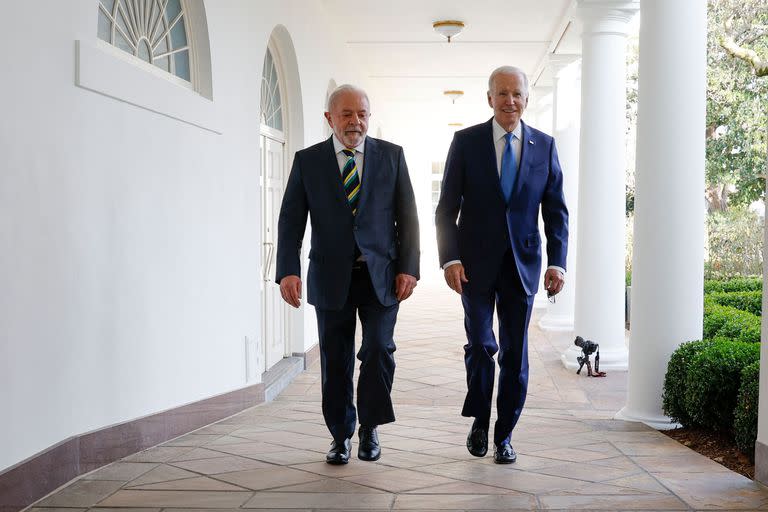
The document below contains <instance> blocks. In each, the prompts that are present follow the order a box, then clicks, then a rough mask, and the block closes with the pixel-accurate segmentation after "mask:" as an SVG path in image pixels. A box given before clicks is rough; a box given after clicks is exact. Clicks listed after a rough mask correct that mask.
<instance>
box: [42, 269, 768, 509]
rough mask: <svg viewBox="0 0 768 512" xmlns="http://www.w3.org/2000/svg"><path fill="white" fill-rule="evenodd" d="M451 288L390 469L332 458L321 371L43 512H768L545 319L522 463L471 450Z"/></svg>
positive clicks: (402, 333)
mask: <svg viewBox="0 0 768 512" xmlns="http://www.w3.org/2000/svg"><path fill="white" fill-rule="evenodd" d="M428 263H429V262H425V265H424V266H425V267H426V266H428ZM439 279H440V276H430V277H428V278H427V279H425V280H423V281H422V283H421V284H420V286H419V287H418V288H417V290H416V293H415V294H414V295H413V298H412V299H411V300H409V301H408V302H406V303H405V304H404V305H403V307H402V308H401V313H400V321H399V323H398V329H397V333H396V341H397V343H398V350H397V352H396V359H397V363H398V369H397V373H396V376H395V390H394V392H393V396H394V402H395V411H396V414H397V416H398V420H397V422H396V423H394V424H390V425H385V426H383V427H381V428H380V438H381V442H382V450H383V452H382V457H381V459H380V460H379V461H378V462H375V463H370V462H362V461H360V460H358V459H357V458H352V459H351V460H350V463H349V464H348V465H346V466H341V467H339V466H330V465H327V464H325V463H324V462H323V460H324V457H325V452H326V451H327V449H328V445H329V442H330V441H329V439H330V438H329V435H328V433H327V431H326V428H325V426H324V425H323V420H322V416H321V413H320V403H319V402H320V384H319V380H320V376H319V363H316V364H315V365H314V366H313V367H312V368H310V370H309V371H307V372H305V373H303V374H302V375H300V376H299V377H298V378H297V379H296V380H295V381H294V382H293V383H292V384H291V385H290V386H289V387H288V388H287V389H286V390H285V391H284V392H283V393H282V394H281V395H280V396H279V397H278V398H277V399H276V400H275V401H273V402H271V403H267V404H264V405H261V406H258V407H254V408H251V409H248V410H246V411H244V412H243V413H241V414H238V415H236V416H233V417H231V418H228V419H225V420H223V421H220V422H218V423H216V424H213V425H210V426H208V427H206V428H203V429H201V430H198V431H195V432H193V433H191V434H188V435H186V436H183V437H181V438H178V439H175V440H172V441H170V442H168V443H165V444H164V445H161V446H158V447H155V448H152V449H149V450H147V451H144V452H142V453H139V454H137V455H134V456H132V457H129V458H127V459H125V460H123V461H120V462H117V463H114V464H112V465H110V466H107V467H104V468H102V469H100V470H98V471H96V472H93V473H90V474H88V475H85V476H84V477H83V478H81V479H79V480H78V481H75V482H73V483H71V484H70V485H68V486H66V487H65V488H63V489H61V490H60V491H59V492H57V493H55V494H53V495H51V496H49V497H47V498H45V499H44V500H42V501H40V502H38V503H37V504H36V505H35V508H34V509H33V510H40V511H42V510H43V507H46V508H48V510H49V511H50V508H51V507H53V508H66V509H67V511H68V512H74V511H75V510H83V511H84V510H86V509H89V508H91V509H102V508H104V507H120V508H122V509H123V510H126V511H127V510H137V511H138V510H139V509H141V512H148V511H160V510H161V509H174V510H179V509H198V510H199V509H216V510H224V509H262V510H263V509H268V510H301V511H309V510H347V511H351V510H419V511H422V512H423V511H428V510H467V511H469V510H472V511H478V510H757V509H760V510H764V509H768V491H766V490H764V489H763V488H761V487H760V486H759V485H758V484H756V483H754V482H752V481H751V480H749V479H747V478H745V477H743V476H741V475H738V474H736V473H734V472H731V471H729V470H728V469H726V468H724V467H723V466H720V465H719V464H717V463H715V462H712V461H710V460H709V459H707V458H705V457H703V456H701V455H698V454H697V453H695V452H693V451H691V450H689V449H688V448H685V447H684V446H682V445H680V444H678V443H677V442H675V441H673V440H671V439H669V438H667V437H666V436H664V435H663V434H661V433H658V432H656V431H654V430H652V429H650V428H649V427H647V426H645V425H644V424H640V423H629V422H623V421H616V420H613V419H612V417H613V416H614V414H615V413H616V412H617V411H618V410H619V409H620V408H621V407H622V406H623V405H624V403H625V391H626V373H625V372H609V375H608V377H607V378H605V379H589V378H587V377H586V376H585V375H583V374H582V375H581V376H577V375H575V374H574V373H573V372H572V371H569V370H566V369H565V368H564V367H563V365H562V363H561V362H560V354H561V353H562V352H563V351H564V350H565V349H566V348H567V347H566V346H565V343H567V341H566V340H556V339H554V338H552V337H550V336H549V335H548V334H545V333H543V332H542V331H540V330H539V329H538V328H537V327H536V326H537V322H536V320H537V319H536V318H534V320H533V321H532V322H531V324H532V326H531V331H530V333H531V341H530V360H531V385H530V393H529V398H528V402H527V405H526V408H525V410H524V412H523V416H522V418H521V421H520V424H519V425H518V428H517V429H516V430H515V433H514V435H513V440H512V441H513V446H514V447H515V449H516V450H517V452H518V454H519V455H518V460H517V463H515V464H512V465H510V466H500V465H495V464H493V460H492V457H491V456H486V457H485V458H482V459H478V458H475V457H472V456H470V455H469V454H468V453H467V450H466V448H465V447H464V443H465V438H466V433H467V430H468V427H469V424H470V421H469V420H468V419H466V418H462V417H461V416H459V411H460V407H461V403H462V400H463V393H464V389H465V384H464V371H463V363H462V349H461V346H462V344H463V328H462V316H461V311H460V304H459V301H458V297H457V296H455V295H454V294H453V292H451V291H449V290H448V289H447V288H446V287H445V286H444V285H443V284H442V283H441V282H440V280H439ZM536 314H537V315H539V314H541V313H540V312H539V313H536ZM353 454H356V440H353Z"/></svg>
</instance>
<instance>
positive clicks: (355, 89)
mask: <svg viewBox="0 0 768 512" xmlns="http://www.w3.org/2000/svg"><path fill="white" fill-rule="evenodd" d="M345 92H356V93H358V94H362V95H363V97H364V98H365V101H366V102H367V103H368V108H370V107H371V100H369V99H368V94H367V93H366V92H365V91H364V90H363V89H361V88H360V87H357V86H356V85H351V84H342V85H340V86H338V87H337V88H335V89H334V90H333V92H332V93H331V94H330V95H329V96H328V104H327V105H326V106H325V108H326V109H327V111H328V112H330V111H331V107H333V103H334V102H335V101H336V98H338V97H339V96H340V95H341V94H343V93H345Z"/></svg>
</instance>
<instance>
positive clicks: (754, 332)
mask: <svg viewBox="0 0 768 512" xmlns="http://www.w3.org/2000/svg"><path fill="white" fill-rule="evenodd" d="M703 336H704V339H712V338H716V337H720V338H728V339H730V340H734V341H743V342H745V343H759V342H760V317H759V316H756V315H753V314H752V313H749V312H747V311H742V310H740V309H736V308H734V307H731V306H722V305H720V304H718V303H716V302H714V300H712V298H711V297H710V296H708V297H707V299H706V300H705V301H704V330H703Z"/></svg>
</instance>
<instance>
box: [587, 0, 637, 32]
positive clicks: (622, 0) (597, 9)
mask: <svg viewBox="0 0 768 512" xmlns="http://www.w3.org/2000/svg"><path fill="white" fill-rule="evenodd" d="M639 10H640V1H639V0H577V3H576V16H577V17H578V18H579V19H580V20H581V21H582V23H583V24H584V32H583V35H587V34H616V35H622V36H626V35H627V29H628V25H629V22H630V21H632V18H634V16H635V14H637V12H638V11H639Z"/></svg>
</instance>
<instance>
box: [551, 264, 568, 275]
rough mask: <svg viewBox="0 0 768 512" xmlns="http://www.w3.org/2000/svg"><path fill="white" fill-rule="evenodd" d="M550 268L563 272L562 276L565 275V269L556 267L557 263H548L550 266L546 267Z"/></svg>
mask: <svg viewBox="0 0 768 512" xmlns="http://www.w3.org/2000/svg"><path fill="white" fill-rule="evenodd" d="M551 268H553V269H555V270H557V271H558V272H560V273H561V274H563V276H565V269H564V268H563V267H558V266H557V265H550V266H548V267H547V270H549V269H551Z"/></svg>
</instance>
